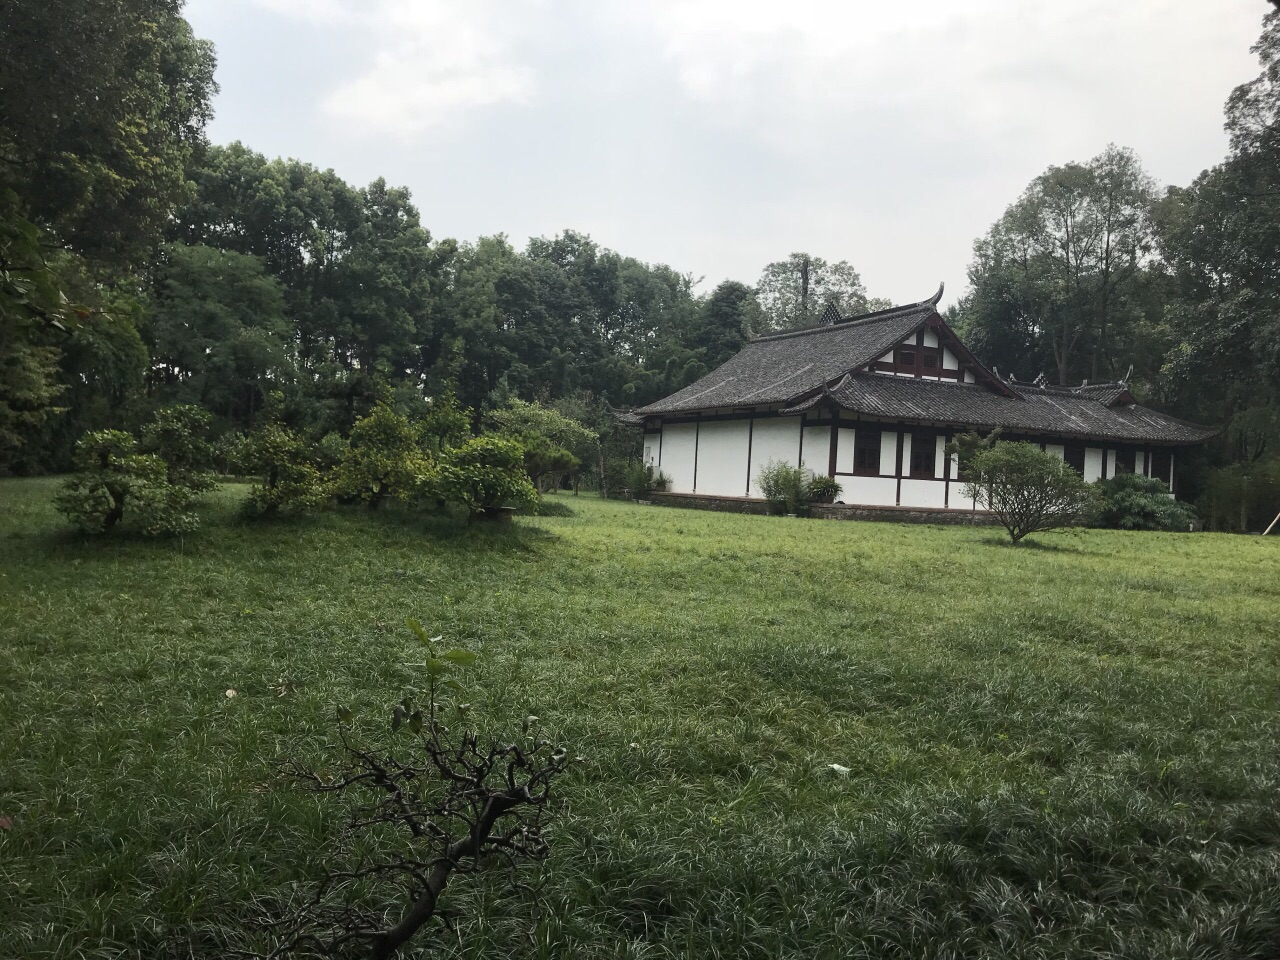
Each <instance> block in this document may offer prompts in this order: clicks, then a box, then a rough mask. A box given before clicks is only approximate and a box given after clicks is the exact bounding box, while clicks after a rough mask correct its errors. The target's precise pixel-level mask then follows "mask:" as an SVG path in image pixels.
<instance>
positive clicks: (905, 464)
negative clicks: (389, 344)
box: [880, 430, 911, 473]
mask: <svg viewBox="0 0 1280 960" xmlns="http://www.w3.org/2000/svg"><path fill="white" fill-rule="evenodd" d="M880 472H881V473H884V470H883V469H882V470H881V471H880ZM902 472H903V473H910V472H911V431H910V430H904V431H903V432H902Z"/></svg>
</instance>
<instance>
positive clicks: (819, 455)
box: [800, 426, 831, 477]
mask: <svg viewBox="0 0 1280 960" xmlns="http://www.w3.org/2000/svg"><path fill="white" fill-rule="evenodd" d="M801 458H802V460H803V462H802V463H801V464H800V466H802V467H805V468H806V469H808V470H810V471H811V472H813V473H815V474H818V475H819V476H823V477H825V476H826V475H827V468H828V467H830V466H831V427H830V426H825V427H805V428H804V449H803V451H802V453H801Z"/></svg>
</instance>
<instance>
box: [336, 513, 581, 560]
mask: <svg viewBox="0 0 1280 960" xmlns="http://www.w3.org/2000/svg"><path fill="white" fill-rule="evenodd" d="M343 512H345V513H346V514H347V516H348V517H349V518H350V519H351V522H353V523H359V522H364V523H367V524H369V526H370V527H372V528H375V529H377V530H378V531H379V533H380V534H381V535H383V536H391V537H394V538H395V539H396V540H399V541H401V542H410V541H412V542H429V543H431V544H433V545H435V546H437V547H448V548H451V549H454V550H456V551H457V552H459V553H475V552H497V553H503V552H506V553H531V552H533V551H534V549H535V548H536V547H537V546H540V545H542V544H547V543H554V542H555V541H556V540H557V539H559V538H558V537H557V536H556V535H555V534H554V533H551V532H550V531H548V530H544V529H542V528H541V527H532V526H528V525H526V524H523V523H520V522H519V521H518V520H516V521H511V520H505V521H504V520H484V519H475V518H472V517H469V516H468V515H467V513H466V511H462V510H452V509H446V510H442V511H440V512H438V513H423V512H420V511H414V510H408V509H396V508H394V507H392V508H383V509H381V510H377V511H367V510H362V509H359V508H349V510H345V511H343Z"/></svg>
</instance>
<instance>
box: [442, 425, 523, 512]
mask: <svg viewBox="0 0 1280 960" xmlns="http://www.w3.org/2000/svg"><path fill="white" fill-rule="evenodd" d="M422 493H423V495H424V496H426V497H428V498H431V497H434V498H437V499H440V500H443V501H445V502H446V503H457V504H461V505H463V506H465V507H466V508H467V510H468V511H470V512H471V513H472V514H479V513H485V512H489V511H493V510H495V509H497V508H500V507H522V506H524V507H528V506H531V505H533V504H535V503H536V502H537V499H538V494H537V491H536V490H534V488H533V484H531V483H530V482H529V478H528V477H527V476H526V475H525V471H524V450H523V449H522V448H521V447H520V444H519V443H517V442H515V441H514V440H510V439H507V438H505V437H499V436H483V437H473V438H472V439H470V440H468V441H467V442H466V443H464V444H462V445H461V446H458V447H454V448H453V449H451V450H447V451H446V452H445V453H444V454H443V455H442V456H441V457H440V458H439V460H438V461H437V464H436V467H435V469H434V470H433V471H431V473H430V474H429V475H428V479H427V480H426V482H425V483H424V485H423V489H422Z"/></svg>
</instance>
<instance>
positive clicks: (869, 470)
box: [853, 425, 884, 477]
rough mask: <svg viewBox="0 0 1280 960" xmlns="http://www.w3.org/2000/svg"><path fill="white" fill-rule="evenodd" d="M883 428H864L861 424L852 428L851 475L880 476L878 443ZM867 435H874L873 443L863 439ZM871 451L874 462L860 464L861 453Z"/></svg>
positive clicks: (879, 442)
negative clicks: (865, 465) (870, 464)
mask: <svg viewBox="0 0 1280 960" xmlns="http://www.w3.org/2000/svg"><path fill="white" fill-rule="evenodd" d="M883 433H884V431H883V430H880V429H876V428H866V427H863V426H861V425H859V426H857V427H856V428H854V431H853V476H855V477H878V476H880V444H881V439H880V437H881V435H882V434H883ZM868 436H874V437H875V443H868V442H867V440H866V439H865V438H866V437H868ZM867 450H869V451H871V452H872V454H873V459H874V461H875V462H874V464H873V465H872V466H870V467H864V466H862V465H861V463H860V461H861V460H862V456H861V454H862V453H863V451H867Z"/></svg>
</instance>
